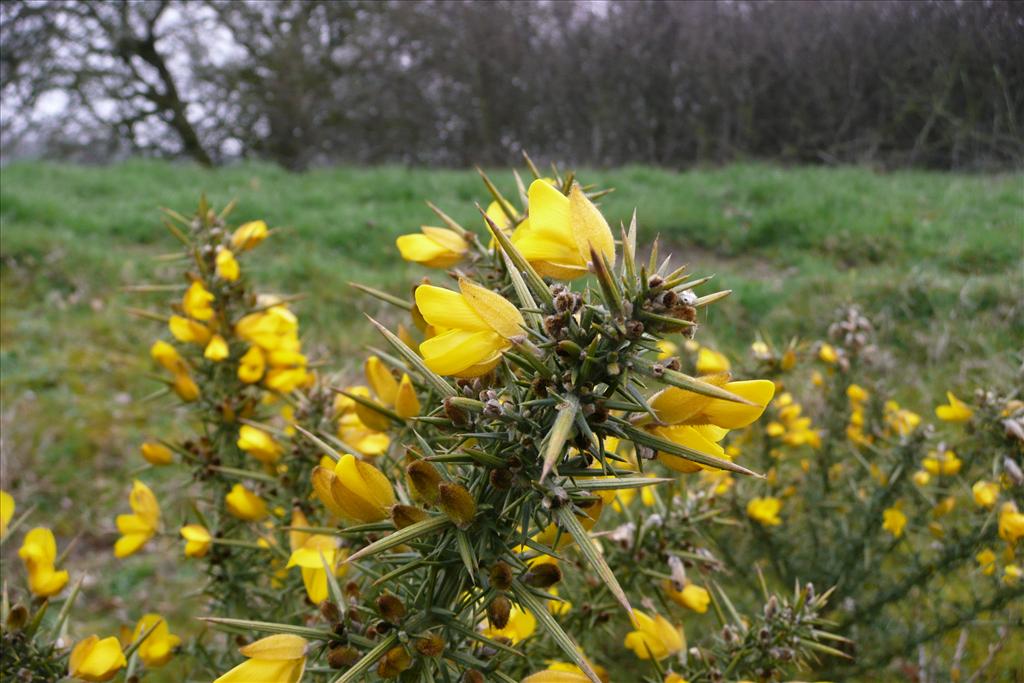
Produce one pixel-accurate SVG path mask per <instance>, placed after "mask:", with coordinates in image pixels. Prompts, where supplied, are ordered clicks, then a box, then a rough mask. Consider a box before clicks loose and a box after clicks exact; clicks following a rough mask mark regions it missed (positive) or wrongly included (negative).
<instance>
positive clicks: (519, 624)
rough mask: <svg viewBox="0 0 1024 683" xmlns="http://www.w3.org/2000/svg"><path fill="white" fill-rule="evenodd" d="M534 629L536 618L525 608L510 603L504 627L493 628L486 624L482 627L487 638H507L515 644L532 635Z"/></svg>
mask: <svg viewBox="0 0 1024 683" xmlns="http://www.w3.org/2000/svg"><path fill="white" fill-rule="evenodd" d="M536 629H537V619H536V618H535V617H534V616H533V615H532V614H530V612H528V611H527V610H524V609H520V608H519V606H518V605H512V610H511V611H510V612H509V614H508V623H507V624H505V628H494V627H493V626H490V625H488V626H487V628H485V629H484V635H485V636H487V637H488V638H508V639H509V640H510V641H512V644H513V645H515V644H516V643H518V642H520V641H523V640H526V639H527V638H529V637H530V636H532V635H533V632H534V631H535V630H536Z"/></svg>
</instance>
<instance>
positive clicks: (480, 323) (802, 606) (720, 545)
mask: <svg viewBox="0 0 1024 683" xmlns="http://www.w3.org/2000/svg"><path fill="white" fill-rule="evenodd" d="M530 171H531V173H532V175H533V179H532V180H531V182H530V183H529V184H528V185H527V184H526V183H524V182H522V181H521V180H520V177H519V175H518V174H517V175H516V180H517V185H518V187H517V195H518V196H517V198H516V199H514V200H513V199H508V198H507V197H506V196H505V195H503V194H502V193H501V192H500V191H499V189H498V188H497V187H495V185H494V184H493V183H492V182H491V181H490V179H489V178H488V177H487V176H486V175H484V176H483V180H484V184H485V187H486V189H487V192H488V193H489V195H490V197H491V201H490V203H489V206H488V207H487V208H486V210H484V209H483V208H482V207H481V210H480V214H481V219H480V225H479V228H480V229H477V230H470V229H467V228H465V227H464V226H462V225H460V224H459V223H457V222H456V221H454V220H453V219H451V218H450V217H449V216H448V215H447V214H446V213H444V211H443V210H441V209H440V208H438V207H435V206H434V205H433V204H429V203H428V204H429V206H430V208H431V210H433V212H434V214H435V215H436V217H437V219H438V222H439V223H440V224H441V226H424V227H422V228H421V229H420V231H419V232H416V233H411V234H408V235H404V236H402V237H400V238H399V239H398V241H397V247H398V250H399V252H400V253H401V255H402V257H404V258H405V259H406V260H409V261H412V262H416V263H420V264H422V265H424V266H427V267H431V268H435V269H439V270H441V271H442V272H443V273H444V274H445V276H446V277H445V278H443V279H442V280H439V282H441V283H442V284H435V283H432V282H431V281H429V280H427V279H424V280H423V281H422V282H420V283H418V284H417V285H416V286H415V287H414V288H413V291H412V294H411V296H409V297H402V296H396V295H394V294H391V293H387V292H383V291H378V290H376V289H373V288H370V287H366V286H362V285H356V287H357V288H358V289H359V290H360V291H361V292H363V293H364V294H366V295H369V296H371V297H373V298H375V299H376V300H377V301H379V302H381V305H383V306H386V309H385V310H384V313H383V314H382V315H378V316H377V317H379V318H380V319H381V321H380V322H379V321H377V320H374V319H373V318H371V319H370V322H369V324H371V325H373V326H375V327H376V329H377V330H378V331H379V332H380V335H381V339H382V343H381V345H380V348H372V349H371V350H370V351H371V355H369V356H368V357H367V358H366V359H365V363H364V365H363V369H364V374H365V383H362V384H352V383H350V382H349V381H346V379H345V378H344V377H342V376H339V375H335V374H331V373H330V372H329V371H328V370H327V368H328V367H329V366H330V362H329V359H323V358H308V357H307V355H306V352H305V351H304V349H303V346H302V342H301V337H300V330H301V328H300V322H299V318H298V317H297V316H296V314H295V312H294V311H293V310H292V305H293V303H295V302H296V301H297V297H289V296H283V295H271V294H268V293H260V292H258V289H259V287H258V282H257V281H256V279H255V278H253V277H252V273H253V272H256V269H253V268H250V260H251V259H254V258H256V256H257V254H258V253H259V252H260V251H261V249H260V245H261V244H262V243H264V241H267V240H270V241H271V242H273V241H274V240H276V239H278V236H277V235H275V232H276V231H275V230H272V229H269V228H268V226H267V224H266V223H265V222H263V221H253V222H248V223H244V224H242V225H239V226H232V225H231V224H230V218H231V209H232V207H231V206H228V207H226V208H225V209H223V210H221V211H219V212H218V211H216V210H215V209H214V208H212V207H210V206H208V205H207V203H206V201H205V200H203V201H201V202H200V204H199V207H198V209H197V211H196V213H195V215H194V216H191V217H186V216H184V215H181V214H179V213H176V212H174V211H170V210H168V211H166V215H165V224H166V226H167V228H168V230H169V231H170V232H171V233H172V234H173V235H174V236H175V237H176V238H177V239H178V240H179V241H180V243H181V249H180V251H179V252H177V253H175V254H173V255H168V256H167V257H165V259H166V260H167V261H168V262H170V263H173V264H176V265H177V264H180V266H181V269H182V270H183V271H184V274H185V281H186V282H185V284H184V285H177V284H173V283H171V284H152V285H142V286H139V287H137V288H136V289H139V290H148V291H152V292H155V293H158V294H159V293H166V294H171V295H172V296H173V297H174V298H173V301H172V303H171V306H170V312H169V313H168V311H167V309H166V308H164V309H160V310H152V309H137V310H135V311H134V312H135V313H136V314H138V315H139V316H140V317H142V318H143V319H146V320H155V321H159V322H160V323H161V324H163V325H165V326H166V330H167V333H166V334H164V335H162V337H163V338H161V339H159V340H157V341H155V342H154V343H153V345H152V347H151V349H150V355H151V357H152V360H153V362H154V364H155V366H156V367H158V368H159V372H158V373H157V374H156V375H154V379H157V380H159V381H160V382H161V383H162V384H163V385H164V387H163V388H162V389H161V390H160V391H159V392H157V393H156V394H154V395H153V396H152V397H149V398H150V400H154V401H156V400H164V398H163V397H165V396H167V397H170V398H171V399H173V400H176V401H178V402H180V403H182V404H184V405H185V406H186V407H187V408H188V410H189V414H190V415H191V416H192V421H193V424H194V427H195V429H194V432H193V433H192V434H191V435H190V436H188V437H186V438H170V437H169V436H166V437H163V438H154V439H152V440H150V441H147V442H146V443H144V444H142V446H141V452H142V456H143V458H145V460H146V461H147V462H148V463H149V465H151V466H152V467H170V466H174V467H175V468H176V469H177V470H178V471H179V472H181V475H180V476H178V477H176V478H175V481H176V482H177V485H176V486H173V487H157V488H158V492H157V493H154V491H153V490H152V489H151V488H150V487H149V486H148V485H147V484H145V483H143V481H142V480H141V479H143V478H148V477H147V476H146V474H145V473H143V475H140V479H137V480H135V481H134V482H133V484H132V487H131V490H130V493H129V495H128V500H127V501H126V503H125V506H124V507H125V514H122V515H120V516H118V518H117V520H116V525H117V528H118V531H119V533H120V537H119V538H118V540H117V542H116V545H115V547H114V554H115V555H116V557H117V558H119V560H123V561H125V562H131V561H132V560H131V559H130V558H131V556H132V555H134V554H136V553H139V552H148V551H151V550H153V549H154V547H156V546H158V545H167V544H174V545H175V546H177V548H176V549H175V554H176V555H178V557H179V558H180V560H179V561H181V562H184V563H188V564H189V565H191V566H193V568H194V569H195V570H196V571H197V572H199V574H200V575H201V577H202V578H201V586H199V587H198V590H197V591H196V593H195V594H194V595H193V596H191V597H190V598H188V599H189V600H191V601H193V602H192V604H193V605H194V608H193V611H194V612H196V613H197V614H199V615H201V616H202V619H203V621H202V627H200V628H191V627H190V628H186V627H184V625H182V627H181V628H176V629H174V630H175V633H172V632H171V629H170V627H169V626H168V624H167V622H166V621H165V620H164V619H162V618H161V617H160V616H159V615H156V614H146V615H142V616H141V619H140V621H139V623H138V624H137V625H136V626H135V628H134V630H133V631H131V632H125V633H124V634H122V635H121V636H110V637H107V638H104V639H100V638H99V637H98V636H91V637H89V638H85V639H79V640H78V641H77V643H76V644H74V646H73V648H72V647H71V644H72V639H71V638H69V629H70V627H69V625H68V624H69V621H68V616H69V614H70V613H71V607H72V606H73V603H74V599H75V596H77V594H78V592H79V590H78V589H79V586H80V583H78V584H76V587H75V588H74V589H73V590H72V592H71V595H70V596H69V597H68V598H67V599H65V600H64V601H63V605H62V607H61V609H60V614H59V616H58V618H57V619H56V620H53V619H52V618H50V617H47V616H46V612H47V606H48V605H49V604H50V601H51V600H54V601H57V600H59V595H60V594H61V592H62V590H63V589H64V586H65V584H67V583H68V581H69V571H68V570H65V569H62V568H61V565H62V560H61V558H58V557H57V554H56V543H55V539H54V538H53V535H52V534H51V533H49V532H48V531H46V530H45V529H37V530H34V531H32V532H30V533H29V534H27V535H26V536H25V539H24V541H23V546H22V550H21V552H20V553H19V554H20V555H21V557H22V558H23V559H24V563H25V568H26V576H27V578H28V588H29V591H30V593H31V594H32V595H34V596H35V600H34V602H33V603H29V602H28V601H27V596H26V599H25V600H22V599H21V597H20V596H19V597H16V599H15V600H14V602H9V601H8V600H7V599H6V598H5V601H4V606H3V609H4V619H5V624H6V625H5V627H4V640H5V645H7V644H8V643H11V644H14V645H15V647H13V648H12V647H5V648H4V656H3V667H4V668H3V671H4V673H5V675H6V674H7V673H10V674H12V675H18V676H21V677H22V678H23V679H24V680H52V679H53V678H54V677H55V676H56V675H58V674H57V673H55V672H60V674H59V675H63V674H64V673H67V675H69V676H71V677H77V678H79V679H82V680H89V681H94V680H95V681H103V680H111V679H113V678H114V677H115V676H119V675H124V676H125V678H126V679H132V680H137V678H138V677H140V676H143V675H145V674H146V673H147V672H149V671H151V670H155V669H159V668H160V667H162V666H163V665H165V664H166V663H167V662H168V661H169V660H170V659H171V658H172V657H186V658H188V664H187V666H186V667H184V668H185V670H187V671H188V674H187V676H188V680H216V681H217V683H228V682H238V683H242V682H247V683H254V682H257V681H264V682H268V683H270V682H274V683H285V682H294V681H298V680H300V679H302V680H310V681H311V680H320V681H332V682H333V683H347V682H353V681H374V680H389V679H397V680H402V681H466V682H476V681H485V680H493V681H506V682H508V681H512V682H516V681H522V682H524V683H527V682H528V683H563V682H567V683H578V682H584V681H609V680H612V681H619V682H622V681H641V680H642V681H648V682H653V683H668V682H674V683H679V682H680V681H691V682H693V681H736V680H761V681H768V680H792V679H793V677H797V676H799V677H807V676H809V675H812V674H820V675H824V674H829V675H835V676H841V677H848V676H850V675H853V674H857V673H863V672H868V671H876V670H879V669H881V668H884V667H885V666H887V665H888V664H889V663H890V661H892V660H893V659H895V658H903V659H907V658H913V661H914V662H916V663H917V664H918V665H919V666H921V667H922V671H924V670H925V665H926V664H927V666H928V667H931V668H932V670H938V668H939V667H946V668H945V670H947V671H949V672H950V673H949V675H950V677H954V673H953V672H954V671H955V672H956V674H955V675H956V676H959V675H960V674H959V672H960V671H961V669H962V670H964V671H965V672H970V673H971V674H972V675H975V676H980V675H982V674H983V673H985V672H989V673H990V672H992V671H996V670H998V669H1000V668H1001V667H1002V668H1004V669H1006V667H1008V666H1010V665H1012V662H1011V663H1008V662H1007V659H1006V658H1007V656H1011V657H1012V656H1014V655H1013V648H1012V647H1007V646H1008V645H1011V644H1012V640H1011V638H1012V628H1013V626H1014V625H1016V626H1019V625H1020V624H1019V621H1020V615H1019V614H1016V615H1014V614H1013V613H1011V612H1009V611H1006V608H1007V607H1008V606H1009V605H1011V604H1012V602H1013V601H1014V600H1015V599H1018V598H1019V597H1020V595H1021V592H1022V591H1024V585H1022V584H1024V582H1022V581H1021V580H1020V574H1021V569H1020V564H1019V561H1018V560H1017V559H1016V556H1015V554H1014V553H1015V547H1016V544H1017V542H1018V540H1019V539H1020V538H1021V537H1022V536H1024V515H1022V514H1021V513H1020V512H1019V509H1020V508H1021V506H1022V505H1024V500H1021V497H1022V496H1021V491H1022V485H1024V476H1022V474H1021V464H1020V461H1021V448H1020V444H1021V441H1022V437H1024V425H1022V415H1024V406H1022V405H1021V404H1020V402H1019V401H1018V400H1016V399H1015V398H1014V397H1007V396H1003V395H999V394H998V392H996V391H992V392H987V393H985V392H982V393H979V395H978V396H977V398H976V400H974V401H972V402H971V403H970V404H968V403H965V402H963V401H960V400H959V399H958V398H956V397H955V396H954V395H953V394H952V393H951V394H949V397H948V401H947V402H946V403H945V404H944V405H942V406H940V407H938V408H937V409H936V415H937V418H938V419H939V420H940V421H943V422H949V423H950V424H951V425H953V427H952V429H946V430H944V431H942V432H938V431H933V430H931V429H930V428H928V427H927V426H926V425H925V424H924V421H923V420H922V418H921V416H920V415H918V414H916V413H913V412H911V411H910V410H908V409H906V408H902V407H900V406H898V405H896V404H894V403H892V402H891V401H887V400H885V393H884V391H885V382H884V381H882V380H881V379H880V378H878V377H876V376H875V375H873V374H872V357H873V355H875V354H878V353H881V351H880V350H879V349H877V347H876V346H875V345H874V344H873V340H872V338H871V327H870V323H869V322H868V321H867V320H866V319H865V318H864V317H863V316H862V315H860V314H859V312H857V311H856V310H851V311H848V312H844V315H843V317H842V318H841V320H840V321H839V322H837V323H836V324H835V325H834V326H833V327H832V328H831V330H830V333H829V334H830V339H829V340H828V342H819V343H815V344H807V343H799V342H797V341H794V342H792V343H791V344H789V345H787V346H786V347H784V348H777V347H776V346H775V345H773V344H771V343H770V342H769V341H768V340H764V339H759V340H757V341H755V343H754V344H753V346H752V347H751V354H750V358H749V359H747V360H746V361H740V360H735V361H734V362H735V363H736V364H737V365H738V364H739V363H741V362H742V363H744V364H746V365H747V366H748V367H746V368H743V369H742V370H743V371H740V370H739V369H738V368H734V367H733V365H734V362H733V361H730V359H729V358H727V357H725V356H724V355H722V354H721V353H718V352H717V351H715V350H714V349H712V348H709V347H707V346H704V345H702V344H700V343H699V342H698V341H697V338H698V337H699V335H698V329H699V327H700V325H699V320H701V318H702V317H704V315H705V311H706V309H709V308H711V307H713V306H719V305H722V301H723V299H725V298H726V296H727V295H728V294H729V292H728V291H727V290H724V291H712V292H708V293H699V292H702V291H703V290H702V288H703V287H704V286H705V285H707V284H708V283H709V281H710V280H711V278H710V277H706V276H700V275H699V274H696V273H691V272H690V271H689V269H687V268H685V267H681V268H676V267H673V265H672V263H671V258H664V259H662V257H661V255H660V254H659V249H658V246H657V243H655V244H654V245H653V247H652V248H651V250H650V254H649V258H646V259H643V260H642V261H641V259H640V257H639V252H638V247H637V233H638V219H637V217H636V215H634V218H633V220H632V221H631V223H630V225H629V226H628V227H627V226H622V227H621V228H620V229H618V230H615V231H613V230H612V228H611V226H609V225H608V223H607V222H606V220H605V218H604V217H603V216H602V214H601V212H600V210H599V209H598V208H597V206H596V205H595V201H596V200H598V199H599V198H600V197H601V196H603V195H604V194H605V193H606V192H607V191H606V190H601V189H598V188H594V187H588V186H581V185H580V184H579V183H578V182H577V181H576V179H575V177H574V175H573V174H571V173H570V174H567V175H562V174H561V173H559V172H558V170H557V169H554V170H553V173H552V176H551V177H544V176H542V175H541V174H540V173H539V172H538V171H537V169H536V168H535V167H534V166H533V165H532V163H531V164H530ZM811 357H813V358H815V359H816V360H810V358H811ZM811 363H814V364H817V367H816V368H815V369H814V377H813V378H811V381H810V382H808V383H807V384H809V385H810V388H809V389H807V391H808V394H807V396H806V397H805V398H804V397H801V398H798V394H797V393H796V392H797V391H798V387H801V386H803V384H804V383H802V382H801V379H802V376H801V373H804V372H806V371H808V370H810V367H809V366H810V365H811ZM748 377H752V378H753V379H747V378H748ZM765 413H767V414H765ZM762 416H763V417H762ZM2 502H3V521H4V525H5V527H6V526H7V523H8V521H10V519H11V516H12V515H13V502H12V501H11V500H10V499H9V497H7V496H6V494H5V497H4V498H3V501H2ZM128 510H130V512H128ZM26 516H27V513H26V514H23V515H22V517H21V518H19V519H18V520H16V521H15V522H13V523H12V524H11V527H12V529H11V530H7V529H6V528H5V533H6V534H7V536H10V531H13V528H14V527H16V526H20V525H21V523H22V520H24V519H25V517H26ZM179 544H180V545H179ZM72 572H73V570H72ZM923 593H930V594H933V595H937V596H938V597H937V599H934V600H931V601H928V603H927V604H922V600H921V595H922V594H923ZM5 595H6V593H5ZM29 604H31V605H32V609H31V610H30V609H29V608H28V606H27V605H29ZM11 605H15V606H13V607H12V606H11ZM1014 619H1015V620H1016V622H1017V623H1016V624H1015V623H1014ZM981 622H984V625H983V626H978V627H977V628H978V629H980V630H978V631H977V632H978V633H979V634H981V637H984V638H986V641H985V644H988V643H991V647H990V648H989V649H988V650H985V649H984V648H982V649H978V648H972V647H968V645H970V644H971V642H973V641H972V639H971V638H970V635H971V634H970V632H969V631H968V629H969V628H975V624H980V623H981ZM684 625H685V630H684ZM43 626H45V628H43ZM957 629H963V631H962V633H963V634H964V635H962V636H961V641H962V642H961V644H960V646H959V647H958V648H957V650H956V651H955V652H954V653H952V654H950V655H946V654H941V653H940V654H937V655H936V656H935V657H934V658H933V659H927V658H921V657H919V656H918V652H917V648H919V646H924V645H927V644H930V643H933V642H935V641H937V640H939V639H942V638H944V637H945V636H946V635H947V633H949V632H952V631H955V630H957ZM177 633H180V634H181V635H180V636H179V635H177ZM975 640H976V639H975ZM1004 648H1005V651H1004ZM1007 653H1010V654H1009V655H1007ZM1016 656H1019V655H1016ZM926 660H927V661H926ZM1007 670H1008V669H1007ZM33 676H34V677H35V678H33ZM133 677H134V678H133ZM19 680H20V679H19Z"/></svg>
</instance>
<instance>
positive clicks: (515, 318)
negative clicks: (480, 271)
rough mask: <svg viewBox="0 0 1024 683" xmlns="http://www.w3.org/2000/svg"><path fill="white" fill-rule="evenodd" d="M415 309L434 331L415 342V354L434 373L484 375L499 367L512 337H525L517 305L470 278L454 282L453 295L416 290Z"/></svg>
mask: <svg viewBox="0 0 1024 683" xmlns="http://www.w3.org/2000/svg"><path fill="white" fill-rule="evenodd" d="M416 307H417V308H418V309H419V311H420V313H421V314H422V315H423V318H424V319H425V320H426V321H427V322H428V323H429V324H431V325H433V326H434V327H435V328H436V329H437V331H438V334H437V335H436V336H434V337H432V338H430V339H428V340H426V341H425V342H423V343H422V344H420V353H421V354H422V355H423V360H424V362H425V363H426V365H427V367H428V368H430V369H431V370H433V371H434V372H436V373H437V374H439V375H455V376H456V377H478V376H480V375H483V374H485V373H486V372H488V371H490V370H491V369H492V368H493V367H494V366H496V365H497V364H498V361H500V360H501V354H502V352H503V351H505V350H507V349H508V348H510V347H511V346H512V342H511V341H510V340H511V339H512V338H514V337H520V336H523V335H524V331H523V326H524V325H525V321H524V320H523V316H522V314H521V313H520V312H519V311H518V310H517V309H516V307H515V306H513V305H512V303H511V302H509V301H508V300H506V299H504V298H503V297H502V296H501V295H499V294H495V293H494V292H492V291H490V290H488V289H485V288H483V287H481V286H480V285H477V284H474V283H472V282H470V281H469V280H465V279H461V280H459V291H458V292H453V291H451V290H448V289H442V288H441V287H434V286H432V285H421V286H419V287H417V288H416Z"/></svg>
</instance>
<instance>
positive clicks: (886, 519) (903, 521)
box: [882, 507, 907, 538]
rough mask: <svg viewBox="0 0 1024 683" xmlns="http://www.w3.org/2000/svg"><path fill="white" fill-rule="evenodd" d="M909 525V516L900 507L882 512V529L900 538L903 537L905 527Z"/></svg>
mask: <svg viewBox="0 0 1024 683" xmlns="http://www.w3.org/2000/svg"><path fill="white" fill-rule="evenodd" d="M906 525H907V516H906V515H905V514H903V511H902V510H900V509H899V508H898V507H891V508H886V509H885V510H883V511H882V528H883V529H885V530H886V531H888V532H889V533H890V534H892V535H893V538H899V537H900V536H902V535H903V527H905V526H906Z"/></svg>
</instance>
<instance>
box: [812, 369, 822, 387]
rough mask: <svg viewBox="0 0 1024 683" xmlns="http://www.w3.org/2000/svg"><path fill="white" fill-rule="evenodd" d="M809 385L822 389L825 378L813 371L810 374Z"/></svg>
mask: <svg viewBox="0 0 1024 683" xmlns="http://www.w3.org/2000/svg"><path fill="white" fill-rule="evenodd" d="M811 384H813V385H814V386H816V387H823V386H825V377H824V376H823V375H822V374H821V373H820V372H818V371H817V370H815V371H814V372H812V373H811Z"/></svg>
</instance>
